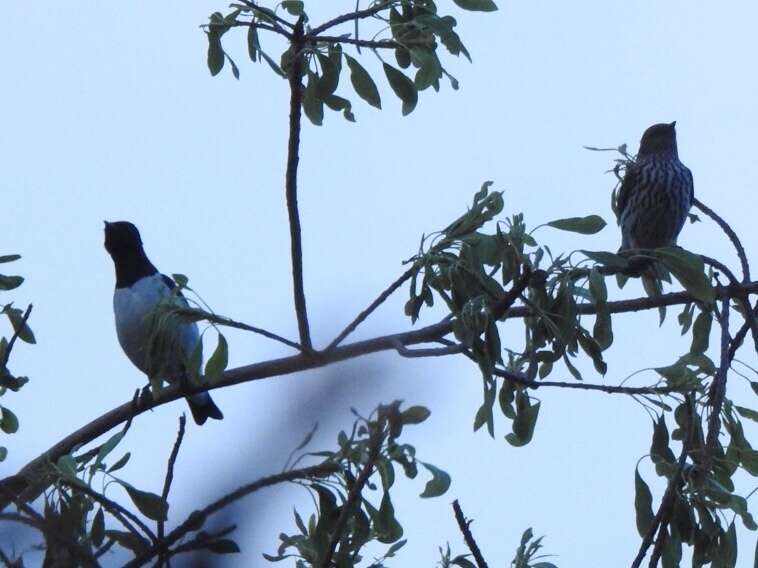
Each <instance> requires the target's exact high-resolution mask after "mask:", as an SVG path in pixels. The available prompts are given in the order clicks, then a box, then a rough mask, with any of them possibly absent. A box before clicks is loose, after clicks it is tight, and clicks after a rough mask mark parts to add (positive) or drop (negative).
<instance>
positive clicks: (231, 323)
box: [172, 308, 302, 351]
mask: <svg viewBox="0 0 758 568" xmlns="http://www.w3.org/2000/svg"><path fill="white" fill-rule="evenodd" d="M172 313H176V314H177V315H179V316H181V315H186V316H194V317H201V318H202V319H203V320H205V321H207V322H210V323H215V324H216V325H223V326H224V327H231V328H234V329H241V330H244V331H250V332H252V333H257V334H258V335H262V336H263V337H267V338H269V339H273V340H274V341H278V342H279V343H283V344H284V345H286V346H287V347H292V348H293V349H297V350H298V351H302V347H300V344H298V343H295V342H294V341H290V340H289V339H286V338H284V337H282V336H280V335H277V334H275V333H272V332H270V331H267V330H265V329H263V328H260V327H255V326H254V325H249V324H246V323H242V322H239V321H236V320H233V319H231V318H228V317H225V316H220V315H217V314H213V313H211V312H206V311H205V310H198V309H197V308H178V309H175V310H173V312H172Z"/></svg>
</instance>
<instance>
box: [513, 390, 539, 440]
mask: <svg viewBox="0 0 758 568" xmlns="http://www.w3.org/2000/svg"><path fill="white" fill-rule="evenodd" d="M539 413H540V402H537V403H535V404H531V401H530V399H529V395H528V394H527V393H526V392H525V391H518V392H517V393H516V418H514V420H513V425H512V428H513V432H512V433H510V434H508V435H507V436H506V437H505V439H506V440H507V441H508V443H509V444H511V445H512V446H515V447H517V448H518V447H521V446H525V445H526V444H528V443H529V442H531V441H532V437H533V436H534V428H535V426H536V424H537V418H538V416H539Z"/></svg>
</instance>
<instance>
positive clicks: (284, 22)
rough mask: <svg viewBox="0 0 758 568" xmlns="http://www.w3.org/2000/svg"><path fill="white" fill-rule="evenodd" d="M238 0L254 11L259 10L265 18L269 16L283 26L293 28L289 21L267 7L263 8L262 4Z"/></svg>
mask: <svg viewBox="0 0 758 568" xmlns="http://www.w3.org/2000/svg"><path fill="white" fill-rule="evenodd" d="M240 1H241V2H242V3H243V4H244V5H245V6H247V7H248V8H251V9H252V10H255V11H256V12H260V13H261V14H263V15H264V16H266V17H267V18H270V19H272V20H273V21H275V22H278V23H280V24H282V25H283V26H287V27H288V28H289V29H291V30H293V29H295V26H294V25H292V24H291V23H290V22H288V21H287V20H285V19H284V18H282V17H281V16H277V15H276V12H274V11H273V10H271V9H269V8H264V7H262V6H258V4H256V3H255V2H252V1H251V0H240Z"/></svg>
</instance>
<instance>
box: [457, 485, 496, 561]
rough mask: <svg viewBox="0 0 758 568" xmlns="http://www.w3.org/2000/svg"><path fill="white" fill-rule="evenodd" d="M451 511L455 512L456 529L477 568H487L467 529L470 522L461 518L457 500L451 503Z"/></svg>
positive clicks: (461, 514) (472, 536) (469, 530)
mask: <svg viewBox="0 0 758 568" xmlns="http://www.w3.org/2000/svg"><path fill="white" fill-rule="evenodd" d="M453 511H455V520H456V521H457V523H458V528H459V529H460V531H461V534H463V540H464V541H466V546H468V549H469V550H470V551H471V554H472V555H473V557H474V561H476V566H477V568H489V567H488V566H487V562H486V561H485V560H484V557H483V556H482V551H481V550H479V545H478V544H476V540H474V535H473V534H471V528H470V527H469V525H470V524H471V521H467V520H466V517H464V516H463V511H462V510H461V506H460V504H459V503H458V499H456V500H455V501H453Z"/></svg>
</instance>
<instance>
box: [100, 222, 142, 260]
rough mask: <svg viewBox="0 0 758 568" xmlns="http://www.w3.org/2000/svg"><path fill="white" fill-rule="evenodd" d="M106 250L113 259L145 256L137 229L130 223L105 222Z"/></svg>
mask: <svg viewBox="0 0 758 568" xmlns="http://www.w3.org/2000/svg"><path fill="white" fill-rule="evenodd" d="M105 250H107V251H108V253H109V254H110V255H111V256H112V257H116V256H130V255H136V254H139V255H141V254H144V252H143V249H142V239H141V238H140V236H139V231H138V230H137V227H135V226H134V225H133V224H131V223H129V222H128V221H115V222H113V223H109V222H108V221H105Z"/></svg>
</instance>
